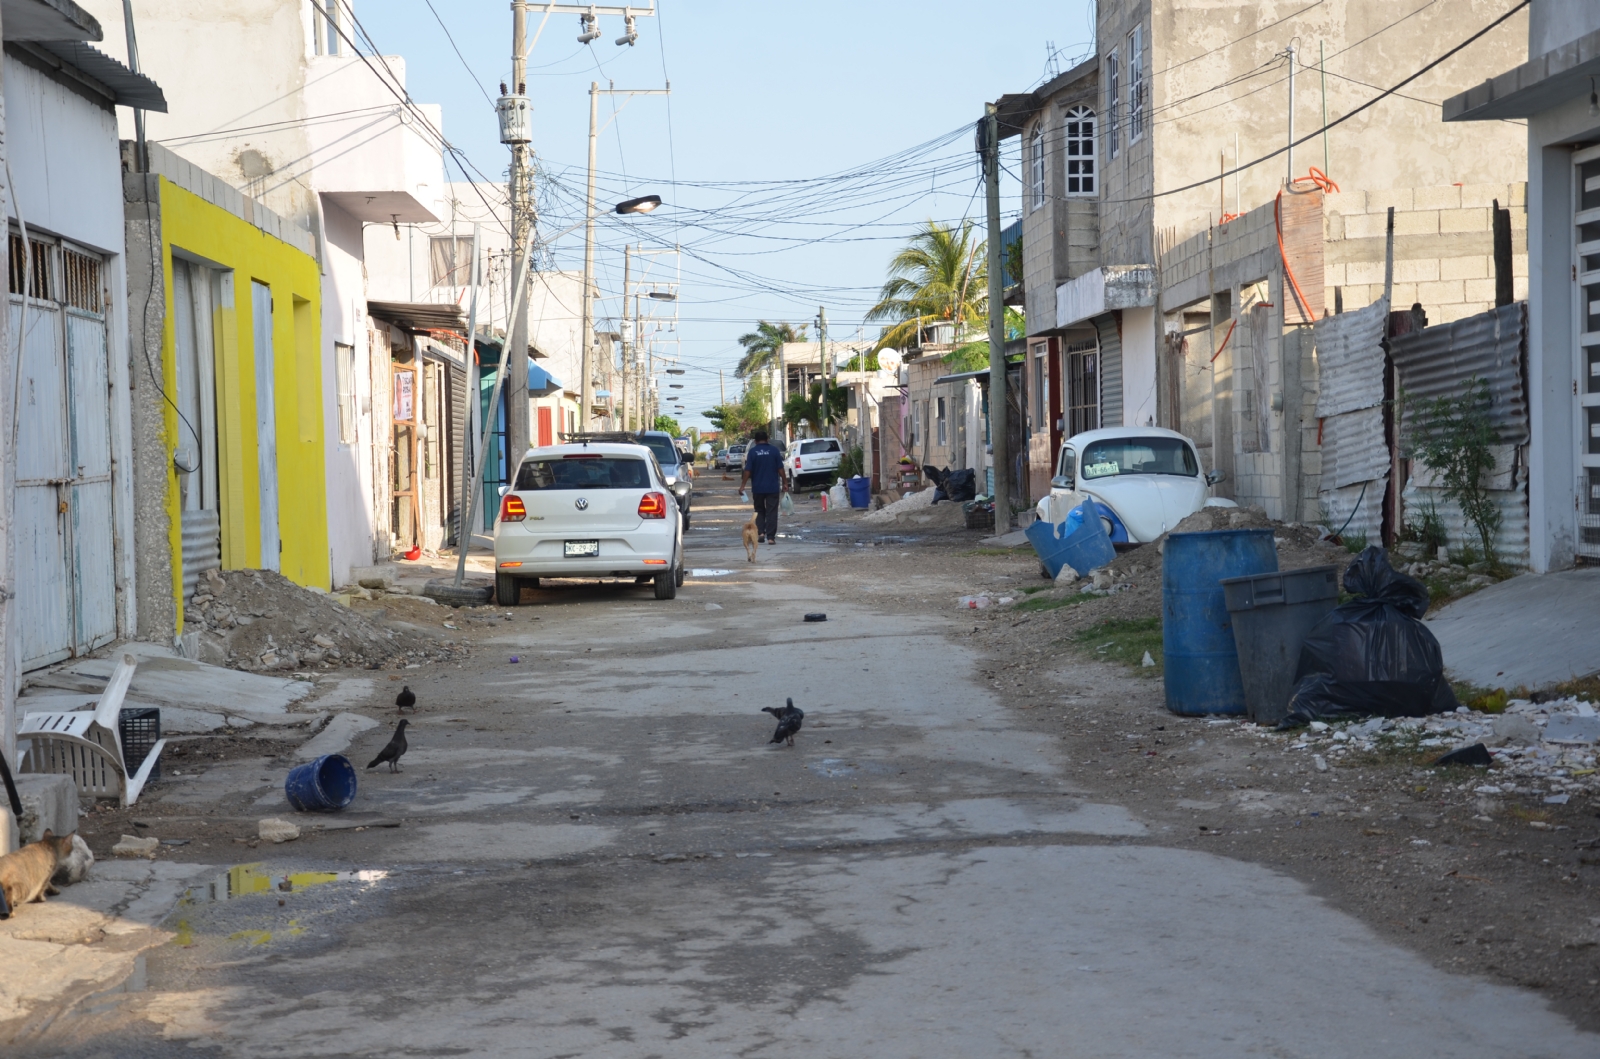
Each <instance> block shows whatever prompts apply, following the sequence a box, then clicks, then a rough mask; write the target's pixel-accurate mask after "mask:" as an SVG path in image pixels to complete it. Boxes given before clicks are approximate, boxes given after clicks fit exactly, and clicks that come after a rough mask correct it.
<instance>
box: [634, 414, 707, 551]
mask: <svg viewBox="0 0 1600 1059" xmlns="http://www.w3.org/2000/svg"><path fill="white" fill-rule="evenodd" d="M639 444H641V445H643V446H645V447H646V448H648V449H649V450H650V451H651V452H653V453H655V457H656V462H657V463H659V464H661V472H662V473H663V474H665V475H666V476H667V487H668V488H669V489H671V490H672V495H673V496H675V497H677V499H678V509H679V510H680V511H681V512H682V513H683V528H684V529H688V528H689V505H690V504H691V502H692V501H693V500H694V463H693V461H691V460H690V459H689V457H688V455H687V454H685V453H684V451H683V450H682V449H680V448H678V446H677V443H676V442H675V441H674V440H673V437H672V435H671V434H668V433H667V432H666V431H664V430H641V431H640V432H639Z"/></svg>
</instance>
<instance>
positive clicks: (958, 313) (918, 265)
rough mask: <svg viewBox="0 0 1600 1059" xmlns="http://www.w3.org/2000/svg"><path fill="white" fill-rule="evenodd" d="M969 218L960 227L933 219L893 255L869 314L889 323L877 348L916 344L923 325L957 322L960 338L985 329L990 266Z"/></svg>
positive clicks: (956, 326)
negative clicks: (887, 276) (983, 327)
mask: <svg viewBox="0 0 1600 1059" xmlns="http://www.w3.org/2000/svg"><path fill="white" fill-rule="evenodd" d="M983 246H984V243H983V240H982V239H980V238H977V236H976V233H975V231H974V229H973V225H972V222H971V221H962V222H961V226H960V227H959V228H952V227H950V226H949V225H944V224H940V223H939V222H938V221H933V220H930V221H928V222H927V223H926V224H925V225H923V227H922V228H921V229H920V230H919V231H918V232H917V233H916V234H915V235H913V236H912V237H911V241H910V242H909V243H907V244H906V245H905V246H904V247H902V248H901V250H900V252H899V253H897V254H895V256H894V257H893V258H892V259H890V261H889V278H888V280H887V281H885V282H884V285H883V288H882V289H881V290H880V291H879V292H878V304H876V305H874V306H873V307H872V308H871V309H869V310H868V311H867V320H869V321H882V322H886V323H888V324H889V325H890V326H889V327H887V328H886V329H885V330H884V332H883V337H881V338H880V339H878V345H877V348H878V349H889V348H894V349H901V348H905V347H907V346H912V345H916V344H917V343H918V341H919V336H920V332H921V330H922V329H923V328H925V327H928V326H930V325H932V324H937V323H951V324H954V325H955V334H956V341H957V342H960V341H962V340H963V339H964V338H967V337H970V332H971V331H972V330H973V329H974V328H978V329H981V328H982V326H983V321H984V319H985V318H986V317H985V314H986V313H987V312H988V308H987V306H988V304H989V298H988V288H989V269H988V265H987V263H986V261H985V256H986V255H984V254H983V253H982V252H981V251H982V250H983Z"/></svg>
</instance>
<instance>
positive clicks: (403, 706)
mask: <svg viewBox="0 0 1600 1059" xmlns="http://www.w3.org/2000/svg"><path fill="white" fill-rule="evenodd" d="M394 704H395V707H396V710H414V709H416V708H417V693H416V692H414V691H412V690H411V685H409V684H407V685H406V686H405V687H402V688H401V689H400V694H398V695H396V696H395V697H394Z"/></svg>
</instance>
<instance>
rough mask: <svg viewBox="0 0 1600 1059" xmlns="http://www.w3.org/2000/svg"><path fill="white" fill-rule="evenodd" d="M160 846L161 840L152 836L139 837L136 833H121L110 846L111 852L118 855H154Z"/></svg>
mask: <svg viewBox="0 0 1600 1059" xmlns="http://www.w3.org/2000/svg"><path fill="white" fill-rule="evenodd" d="M160 847H161V840H160V839H159V838H155V837H154V836H152V837H150V838H140V837H139V836H138V835H123V836H122V837H121V838H120V839H118V840H117V844H116V845H115V846H112V847H111V852H112V853H113V854H114V855H115V856H118V857H154V856H155V855H156V850H157V849H159V848H160Z"/></svg>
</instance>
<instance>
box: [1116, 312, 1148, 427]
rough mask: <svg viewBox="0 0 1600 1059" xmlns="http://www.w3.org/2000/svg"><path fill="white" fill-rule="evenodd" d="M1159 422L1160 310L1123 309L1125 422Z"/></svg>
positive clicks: (1123, 411)
mask: <svg viewBox="0 0 1600 1059" xmlns="http://www.w3.org/2000/svg"><path fill="white" fill-rule="evenodd" d="M1155 421H1156V311H1155V309H1154V308H1149V309H1124V310H1122V423H1123V425H1124V426H1130V427H1143V426H1149V425H1151V424H1153V423H1154V422H1155Z"/></svg>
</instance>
